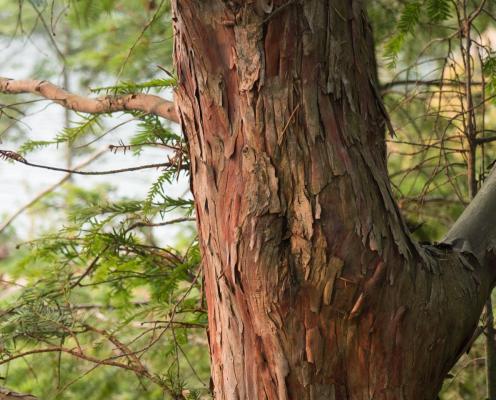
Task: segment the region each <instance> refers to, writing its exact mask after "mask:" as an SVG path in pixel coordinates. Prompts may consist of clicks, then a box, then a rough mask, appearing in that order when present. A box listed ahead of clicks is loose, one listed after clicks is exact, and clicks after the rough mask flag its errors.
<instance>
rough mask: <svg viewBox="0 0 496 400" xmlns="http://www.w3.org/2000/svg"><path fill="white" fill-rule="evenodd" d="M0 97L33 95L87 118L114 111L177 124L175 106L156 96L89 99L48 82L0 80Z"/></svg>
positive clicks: (131, 95) (128, 95)
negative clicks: (81, 113) (149, 116)
mask: <svg viewBox="0 0 496 400" xmlns="http://www.w3.org/2000/svg"><path fill="white" fill-rule="evenodd" d="M0 93H6V94H19V93H33V94H35V95H37V96H41V97H44V98H45V99H48V100H52V101H53V102H55V103H57V104H60V105H61V106H63V107H65V108H67V109H70V110H73V111H78V112H83V113H88V114H105V113H112V112H117V111H143V112H146V113H148V114H154V115H158V116H159V117H162V118H165V119H168V120H169V121H172V122H176V123H178V122H179V118H178V116H177V113H176V109H175V106H174V103H173V102H171V101H168V100H165V99H163V98H161V97H159V96H155V95H152V94H144V93H135V94H126V95H121V96H110V95H107V96H102V97H97V98H88V97H83V96H79V95H77V94H73V93H70V92H67V91H66V90H64V89H62V88H60V87H58V86H55V85H54V84H52V83H50V82H47V81H40V80H14V79H9V78H2V77H0Z"/></svg>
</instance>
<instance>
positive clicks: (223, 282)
mask: <svg viewBox="0 0 496 400" xmlns="http://www.w3.org/2000/svg"><path fill="white" fill-rule="evenodd" d="M173 9H174V27H175V61H176V67H177V73H178V76H179V85H178V88H177V91H176V100H177V103H178V108H179V114H180V119H181V124H182V127H183V130H184V132H185V133H186V136H187V139H188V142H189V148H190V155H191V177H192V190H193V194H194V196H195V201H196V207H197V215H198V230H199V234H200V243H201V249H202V256H203V267H204V273H205V285H206V296H207V301H208V314H209V340H210V352H211V357H212V376H213V384H214V389H215V395H216V398H217V399H249V400H254V399H269V400H273V399H274V400H275V399H280V400H284V399H295V400H300V399H337V400H344V399H346V400H350V399H353V400H358V399H364V400H365V399H412V400H413V399H433V398H435V396H436V394H437V392H438V391H439V389H440V387H441V385H442V382H443V379H444V377H445V375H446V373H447V372H448V371H449V369H450V368H451V366H452V365H453V364H454V363H455V361H456V360H457V358H458V357H459V355H460V353H461V352H462V351H463V350H464V347H465V344H466V343H467V342H468V341H469V339H470V337H471V334H472V331H473V330H474V329H475V327H476V324H477V321H478V318H479V315H480V312H481V310H482V307H483V305H484V303H485V300H486V298H487V295H488V293H489V289H490V287H491V286H492V281H493V278H494V273H493V272H491V271H490V268H489V267H488V265H489V264H491V263H490V262H488V261H487V260H488V258H487V257H486V256H485V255H484V256H483V257H482V258H481V257H480V256H479V254H475V253H474V252H469V253H467V254H463V253H461V252H460V251H459V249H458V248H456V249H455V250H456V251H454V250H453V249H452V246H451V244H448V243H446V244H444V245H443V246H438V247H434V246H430V247H426V248H421V247H419V246H418V245H417V244H416V243H414V242H413V241H412V240H411V238H410V236H409V234H408V232H407V229H406V226H405V224H404V222H403V220H402V218H401V216H400V214H399V211H398V208H397V206H396V204H395V202H394V199H393V197H392V193H391V189H390V186H389V180H388V176H387V168H386V163H385V151H386V150H385V141H384V132H385V127H386V125H387V123H386V121H387V116H386V115H385V110H384V107H383V105H382V102H381V99H380V98H379V96H378V94H377V90H376V86H377V82H376V65H375V58H374V47H373V40H372V34H371V30H370V26H369V24H368V22H367V19H366V16H365V13H364V8H363V4H362V2H361V1H356V0H353V1H350V0H334V1H329V0H306V1H304V2H298V1H278V0H274V1H270V0H258V1H222V0H209V1H205V0H188V1H180V0H176V1H173ZM462 231H463V229H462ZM462 236H463V233H462ZM455 247H456V246H455ZM478 260H479V261H478Z"/></svg>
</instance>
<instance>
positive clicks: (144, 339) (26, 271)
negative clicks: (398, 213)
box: [0, 0, 496, 400]
mask: <svg viewBox="0 0 496 400" xmlns="http://www.w3.org/2000/svg"><path fill="white" fill-rule="evenodd" d="M368 8H369V17H370V21H371V24H372V26H373V29H374V34H375V40H376V50H377V55H378V57H377V59H378V64H379V77H380V88H378V89H379V91H380V93H381V94H382V96H383V98H384V101H385V104H386V108H387V110H388V113H389V115H390V118H391V122H392V126H393V127H394V131H395V132H394V133H395V134H394V135H393V136H388V163H389V171H390V175H391V179H392V186H393V190H394V193H395V195H396V197H397V199H398V202H399V205H400V208H401V210H402V212H403V214H404V215H405V217H406V219H407V222H408V224H409V226H410V227H411V229H412V231H413V233H414V235H415V236H416V237H417V238H418V239H419V240H421V241H425V242H435V241H438V240H440V239H442V236H443V234H444V233H445V232H446V230H447V228H448V227H449V226H450V225H451V224H452V223H453V222H454V221H455V220H456V218H457V217H458V215H459V214H460V213H461V211H462V210H463V208H464V206H465V205H466V204H467V203H468V202H469V201H470V198H471V197H472V196H473V195H474V194H475V192H476V190H477V189H478V188H479V187H480V185H481V183H482V182H483V180H484V177H485V176H486V175H487V173H488V171H489V169H490V167H491V165H492V163H493V159H494V157H495V154H496V153H495V150H496V149H495V148H494V142H495V141H496V140H493V139H494V138H496V122H495V121H496V119H495V118H496V115H495V114H496V110H495V106H496V102H495V99H496V54H495V52H494V51H495V50H494V43H495V42H496V28H495V27H496V19H495V15H496V2H494V1H469V0H456V1H448V0H419V1H410V0H375V1H371V2H368ZM0 20H1V22H2V23H1V24H0V36H1V38H2V42H1V43H2V45H3V46H5V48H4V50H3V51H4V52H8V51H9V49H10V48H16V47H15V46H18V45H19V43H21V44H22V43H31V42H34V39H36V43H39V41H42V43H44V46H45V48H46V49H47V52H48V54H49V56H47V57H42V58H39V59H37V60H35V61H33V60H25V64H27V65H28V66H29V70H30V73H31V75H30V77H32V78H36V79H47V80H51V81H53V82H55V83H58V84H60V85H62V86H64V87H66V88H70V89H71V90H73V91H76V92H78V93H81V94H90V93H91V92H90V89H93V93H100V94H102V93H127V92H137V91H143V92H153V93H159V94H160V95H163V96H165V97H167V96H170V95H171V92H172V90H173V87H174V84H175V80H174V72H173V67H172V54H171V52H172V40H173V33H172V26H171V15H170V4H169V2H168V1H167V0H141V1H138V0H98V1H97V0H30V1H27V0H19V1H13V0H0ZM9 45H10V46H9ZM0 73H1V69H0ZM109 82H110V84H109ZM32 107H33V103H32V98H31V97H29V96H19V97H16V98H15V99H13V98H12V97H6V96H0V139H1V140H2V147H4V146H7V145H8V146H9V147H11V148H12V146H16V148H17V151H18V152H19V153H21V154H22V155H23V156H26V157H28V156H29V155H30V154H32V153H36V152H40V151H43V152H56V151H59V152H60V151H63V152H65V153H66V162H67V166H68V168H70V167H71V166H73V165H78V163H81V161H82V160H85V159H87V157H88V156H89V157H90V159H91V158H92V157H95V158H96V157H98V156H99V154H101V152H102V150H99V144H100V142H101V140H102V138H104V137H106V136H108V135H111V134H112V133H113V130H114V129H115V128H116V127H117V126H119V125H120V124H125V123H126V121H133V123H134V125H133V132H132V134H131V135H130V136H126V137H119V136H117V137H114V138H113V139H114V140H115V145H113V147H111V151H112V152H114V153H126V154H127V155H128V157H129V158H132V157H136V160H142V161H143V160H145V159H147V153H146V151H148V149H150V148H151V149H158V150H160V151H161V152H163V154H164V155H163V156H162V157H163V158H165V159H166V160H168V166H167V167H165V168H163V169H161V171H160V175H159V177H158V178H157V179H156V180H155V181H150V182H149V187H150V189H149V191H148V193H143V196H142V197H139V198H132V197H127V196H122V195H121V194H117V193H116V191H115V190H114V187H113V185H112V179H109V180H108V182H109V183H106V184H98V185H95V186H93V187H89V188H88V187H87V186H84V187H83V186H82V185H80V184H78V181H76V180H74V179H72V178H71V179H66V180H64V181H63V182H60V184H58V185H54V187H53V188H52V189H53V190H48V191H47V193H43V195H41V194H40V195H36V196H35V195H34V196H33V200H36V201H34V202H33V204H32V205H30V207H29V208H28V209H27V210H26V211H25V212H27V213H29V215H30V218H31V221H32V224H33V225H35V226H38V227H39V229H38V230H37V233H36V235H32V234H26V233H22V230H19V229H17V228H18V227H17V226H16V223H15V221H14V220H13V222H12V223H9V221H10V219H9V216H11V215H12V214H14V213H15V211H16V210H12V214H10V213H9V215H6V216H4V220H5V221H0V260H1V261H0V290H1V292H0V379H1V380H2V383H1V386H7V387H9V388H13V389H15V390H17V391H20V392H29V393H33V394H35V395H37V396H39V397H40V398H42V399H81V398H85V397H88V398H91V399H109V398H111V399H122V400H125V399H136V398H139V399H163V398H174V399H175V398H188V399H196V398H208V396H209V360H208V349H207V338H206V324H207V319H206V310H205V302H204V299H203V285H202V275H201V268H200V265H201V260H200V255H199V250H198V246H197V241H196V232H195V228H194V223H193V221H192V220H193V218H194V208H193V202H192V200H191V195H190V194H189V193H174V192H173V191H171V190H170V187H172V186H174V184H175V183H176V182H177V181H178V180H183V181H184V180H187V169H188V154H187V149H186V145H185V143H184V141H183V139H182V136H181V134H180V132H178V130H177V127H173V126H170V125H169V124H168V123H167V122H166V121H163V120H161V119H159V118H156V117H151V116H148V115H143V114H139V113H135V112H134V113H127V115H126V116H125V118H124V119H123V121H124V122H122V121H121V120H122V117H120V118H121V119H119V120H116V119H115V118H111V117H110V116H98V117H95V116H85V115H77V114H74V113H66V118H65V122H64V126H62V127H60V129H59V130H58V131H57V130H56V129H55V128H54V132H53V135H52V136H53V139H51V140H39V139H37V138H32V137H29V130H28V129H26V128H25V127H24V126H23V123H22V118H23V115H24V114H26V113H27V112H29V110H30V109H31V108H32ZM126 118H128V119H126ZM85 157H86V158H85ZM120 167H122V166H120ZM124 167H125V166H124ZM169 228H174V229H173V230H172V231H171V232H172V234H164V230H166V229H169ZM486 320H487V318H486V317H485V316H483V318H482V319H481V323H480V327H481V329H480V335H479V336H478V338H477V340H476V341H475V342H474V344H473V346H472V349H471V351H470V353H469V354H466V355H464V356H463V357H462V358H461V360H460V361H459V363H458V364H457V366H456V367H455V368H454V370H453V371H452V373H451V374H450V376H448V377H447V379H446V384H445V387H444V390H443V393H442V394H441V398H442V399H445V400H454V399H483V398H486V375H485V361H486V357H485V350H484V337H485V334H486V335H487V334H488V326H487V324H486Z"/></svg>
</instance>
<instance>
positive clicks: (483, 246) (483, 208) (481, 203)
mask: <svg viewBox="0 0 496 400" xmlns="http://www.w3.org/2000/svg"><path fill="white" fill-rule="evenodd" d="M495 204H496V168H493V170H492V171H491V173H490V175H489V177H488V178H487V180H486V181H485V183H484V185H483V186H482V188H481V189H480V190H479V192H478V193H477V195H476V196H475V198H474V199H473V200H472V201H471V202H470V204H469V205H468V206H467V208H466V209H465V211H464V212H463V213H462V215H461V216H460V218H458V220H457V221H456V222H455V224H454V225H453V227H452V228H451V229H450V230H449V232H448V233H447V235H446V237H445V238H444V239H443V241H442V243H444V244H447V245H449V246H452V247H453V248H454V249H455V250H457V251H460V252H462V253H471V254H472V255H474V256H475V257H476V258H477V260H478V261H479V262H480V263H481V264H485V263H487V260H488V256H490V254H494V253H496V213H495V212H494V205H495Z"/></svg>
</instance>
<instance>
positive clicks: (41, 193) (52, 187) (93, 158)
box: [0, 148, 107, 233]
mask: <svg viewBox="0 0 496 400" xmlns="http://www.w3.org/2000/svg"><path fill="white" fill-rule="evenodd" d="M106 151H107V148H103V149H101V150H99V151H97V152H96V153H95V154H93V155H92V156H91V157H90V158H88V159H87V160H85V161H83V162H82V163H80V164H78V165H77V166H76V168H75V169H76V170H78V169H79V168H83V167H86V166H87V165H88V164H90V163H92V162H93V161H94V160H96V159H97V158H98V157H100V156H101V155H103V154H104V153H105V152H106ZM71 176H72V173H70V172H69V173H67V175H65V176H64V177H63V178H62V179H61V180H60V181H58V182H56V183H54V184H53V185H52V186H50V187H49V188H47V189H44V190H43V191H42V192H40V193H39V194H38V195H36V196H35V197H34V198H33V199H32V200H31V201H30V202H29V203H27V204H25V205H23V206H22V207H21V208H19V209H18V210H17V211H15V212H14V213H13V214H12V215H11V216H10V217H9V218H8V219H7V221H5V222H4V223H3V224H2V225H0V233H2V232H3V231H4V230H5V229H6V228H7V227H8V226H9V225H10V224H11V223H12V222H13V221H14V220H15V219H16V218H17V217H18V216H19V215H21V214H22V213H23V212H24V211H26V210H27V209H28V208H30V207H31V206H32V205H33V204H36V203H37V202H38V201H39V200H40V199H42V198H43V197H45V196H46V195H47V194H49V193H51V192H53V191H54V190H55V189H57V188H58V187H59V186H61V185H62V184H64V182H66V181H67V180H69V178H70V177H71Z"/></svg>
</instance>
